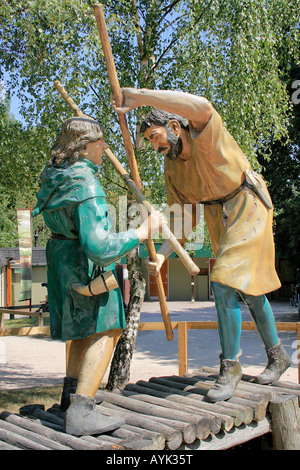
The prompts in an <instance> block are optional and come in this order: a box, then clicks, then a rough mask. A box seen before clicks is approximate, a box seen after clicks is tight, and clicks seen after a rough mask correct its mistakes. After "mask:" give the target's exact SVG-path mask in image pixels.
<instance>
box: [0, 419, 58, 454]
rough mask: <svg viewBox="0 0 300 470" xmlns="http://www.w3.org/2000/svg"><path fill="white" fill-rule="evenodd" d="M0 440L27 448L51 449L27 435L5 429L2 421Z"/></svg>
mask: <svg viewBox="0 0 300 470" xmlns="http://www.w3.org/2000/svg"><path fill="white" fill-rule="evenodd" d="M0 441H3V442H6V443H7V444H11V445H13V446H16V447H19V448H20V449H25V450H50V449H49V447H46V446H43V445H42V444H37V443H36V442H33V441H31V440H30V439H27V438H26V437H23V436H20V435H19V434H15V433H14V432H11V431H7V429H3V428H2V423H0Z"/></svg>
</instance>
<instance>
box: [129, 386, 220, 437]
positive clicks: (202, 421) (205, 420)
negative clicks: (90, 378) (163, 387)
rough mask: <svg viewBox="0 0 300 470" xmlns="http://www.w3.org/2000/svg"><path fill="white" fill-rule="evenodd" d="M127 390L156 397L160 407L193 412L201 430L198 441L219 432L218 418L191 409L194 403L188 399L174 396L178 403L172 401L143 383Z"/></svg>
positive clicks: (167, 395) (167, 396)
mask: <svg viewBox="0 0 300 470" xmlns="http://www.w3.org/2000/svg"><path fill="white" fill-rule="evenodd" d="M154 385H155V384H154ZM127 388H128V389H129V390H133V391H136V392H138V393H140V394H142V395H144V394H146V395H150V396H152V397H157V398H158V399H159V400H160V401H159V402H157V404H158V403H161V404H162V406H165V407H167V408H171V409H175V410H179V411H185V412H188V413H191V410H193V411H192V412H193V414H195V422H197V425H198V426H200V428H201V435H202V437H199V439H206V437H204V436H208V435H209V434H210V433H213V434H218V432H220V430H221V419H220V418H219V417H218V416H215V415H211V414H210V413H207V412H205V411H201V410H200V409H199V408H196V407H193V406H192V405H194V404H195V403H196V402H194V401H193V400H190V401H189V400H188V399H185V398H183V397H181V396H178V395H175V399H176V398H179V401H175V400H174V401H173V400H172V395H170V394H169V393H167V392H162V391H160V390H156V389H155V388H153V387H148V382H144V381H140V382H138V383H137V384H128V385H126V387H125V390H127ZM188 404H190V406H188ZM195 411H196V413H195Z"/></svg>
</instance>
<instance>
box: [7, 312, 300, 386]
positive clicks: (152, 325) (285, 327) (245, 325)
mask: <svg viewBox="0 0 300 470" xmlns="http://www.w3.org/2000/svg"><path fill="white" fill-rule="evenodd" d="M5 313H9V314H14V315H26V316H35V317H38V318H39V326H30V327H23V328H4V314H5ZM45 316H49V314H47V313H37V312H28V310H9V309H0V336H33V335H50V327H49V326H43V317H45ZM276 327H277V331H295V332H296V333H297V358H298V383H300V322H276ZM172 328H173V330H178V375H179V376H183V375H184V374H185V373H186V372H187V371H188V330H216V329H217V328H218V323H217V322H216V321H177V322H172ZM158 330H164V324H163V322H141V323H140V324H139V331H158ZM242 330H256V327H255V324H254V323H253V322H251V321H249V322H248V321H246V322H242ZM166 341H167V340H166Z"/></svg>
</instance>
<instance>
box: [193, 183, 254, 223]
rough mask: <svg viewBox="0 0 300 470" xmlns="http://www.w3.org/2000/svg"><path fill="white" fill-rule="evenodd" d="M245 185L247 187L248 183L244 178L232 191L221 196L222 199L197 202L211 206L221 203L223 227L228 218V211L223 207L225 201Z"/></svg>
mask: <svg viewBox="0 0 300 470" xmlns="http://www.w3.org/2000/svg"><path fill="white" fill-rule="evenodd" d="M246 187H249V185H248V184H247V181H246V180H244V181H243V182H242V184H241V185H240V186H239V187H238V188H237V189H235V190H234V191H232V193H230V194H227V196H225V197H223V198H222V199H212V200H210V201H200V202H199V204H205V205H208V206H212V205H214V204H221V206H222V208H223V219H222V221H223V225H224V227H226V223H227V219H228V212H227V211H226V208H225V202H227V201H229V200H230V199H232V198H233V197H235V196H236V195H237V194H239V193H240V192H241V191H242V190H243V189H244V188H246Z"/></svg>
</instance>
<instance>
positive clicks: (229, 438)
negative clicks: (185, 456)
mask: <svg viewBox="0 0 300 470" xmlns="http://www.w3.org/2000/svg"><path fill="white" fill-rule="evenodd" d="M270 430H271V425H270V422H269V420H268V419H267V417H266V418H264V419H263V420H262V421H258V422H256V421H254V422H253V423H251V424H249V425H248V426H245V425H242V426H240V427H238V428H234V430H232V431H229V432H226V431H221V432H220V434H219V435H217V436H214V435H211V436H209V438H208V439H206V440H205V441H195V442H194V443H193V444H189V445H186V444H185V445H182V446H181V447H180V449H179V451H181V450H185V451H187V450H188V451H193V450H213V451H216V450H228V449H231V448H232V447H234V446H237V445H240V444H244V443H245V442H248V441H251V440H252V439H255V438H257V437H260V436H263V435H264V434H267V433H268V432H270Z"/></svg>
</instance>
